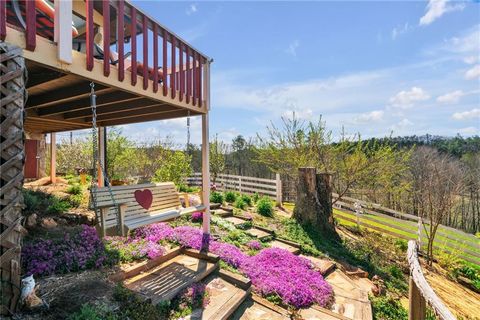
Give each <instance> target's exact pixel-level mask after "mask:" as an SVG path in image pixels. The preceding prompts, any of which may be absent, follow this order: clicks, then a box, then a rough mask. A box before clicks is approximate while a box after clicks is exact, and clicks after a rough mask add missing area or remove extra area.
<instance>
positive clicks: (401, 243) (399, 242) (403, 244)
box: [395, 239, 408, 252]
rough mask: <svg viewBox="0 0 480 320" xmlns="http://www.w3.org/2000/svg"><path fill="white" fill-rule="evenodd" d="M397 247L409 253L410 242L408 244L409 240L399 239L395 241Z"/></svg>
mask: <svg viewBox="0 0 480 320" xmlns="http://www.w3.org/2000/svg"><path fill="white" fill-rule="evenodd" d="M395 247H397V248H398V249H400V250H401V251H402V252H407V249H408V242H407V240H403V239H397V240H395Z"/></svg>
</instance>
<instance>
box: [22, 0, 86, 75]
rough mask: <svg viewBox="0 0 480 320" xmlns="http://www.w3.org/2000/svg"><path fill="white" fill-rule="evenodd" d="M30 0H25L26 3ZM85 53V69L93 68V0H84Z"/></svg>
mask: <svg viewBox="0 0 480 320" xmlns="http://www.w3.org/2000/svg"><path fill="white" fill-rule="evenodd" d="M28 2H30V1H27V3H28ZM85 5H86V13H87V14H86V15H87V17H86V18H87V19H86V36H85V37H86V45H87V48H86V54H87V70H88V71H92V69H93V36H94V32H95V28H94V25H93V0H86V3H85Z"/></svg>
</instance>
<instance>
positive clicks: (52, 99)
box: [27, 82, 115, 108]
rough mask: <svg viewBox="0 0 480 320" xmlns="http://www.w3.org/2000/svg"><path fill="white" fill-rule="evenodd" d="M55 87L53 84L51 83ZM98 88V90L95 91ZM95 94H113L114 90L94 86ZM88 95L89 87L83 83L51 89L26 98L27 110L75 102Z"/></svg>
mask: <svg viewBox="0 0 480 320" xmlns="http://www.w3.org/2000/svg"><path fill="white" fill-rule="evenodd" d="M52 85H55V82H52ZM97 88H98V89H97ZM95 89H96V91H95V93H97V94H105V93H110V92H114V91H115V90H114V89H111V88H107V87H106V86H102V85H95ZM89 95H90V86H89V85H88V84H87V83H86V82H85V83H77V84H75V85H74V86H69V87H64V88H62V89H61V90H55V88H54V87H52V88H51V89H50V90H48V92H45V93H42V94H37V95H32V96H30V97H29V98H28V102H27V104H28V106H27V108H43V107H48V106H52V105H57V104H61V103H66V102H70V101H75V100H77V99H79V98H83V97H88V96H89Z"/></svg>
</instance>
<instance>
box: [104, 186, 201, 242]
mask: <svg viewBox="0 0 480 320" xmlns="http://www.w3.org/2000/svg"><path fill="white" fill-rule="evenodd" d="M111 190H112V193H113V197H114V199H115V204H114V203H113V201H112V198H111V196H110V193H109V191H108V188H107V187H102V188H98V189H97V190H96V191H95V192H96V197H97V212H96V214H97V215H98V216H97V217H98V219H97V220H98V223H99V224H98V226H97V230H98V231H99V233H100V235H101V236H105V235H114V234H118V231H117V230H118V228H117V217H116V215H115V208H114V206H115V205H116V206H117V207H118V212H119V214H120V217H119V219H118V221H120V225H121V228H120V235H122V236H124V235H126V234H127V233H128V232H129V231H131V230H134V229H136V228H139V227H142V226H145V225H149V224H152V223H156V222H161V221H167V220H172V219H175V218H178V217H180V216H182V215H186V214H192V213H193V212H196V211H201V212H203V211H205V209H206V207H205V206H203V205H198V206H188V207H187V208H183V206H182V204H181V202H180V194H179V193H178V192H177V190H176V188H175V184H174V183H173V182H163V183H156V184H155V183H146V184H137V185H129V186H113V187H111ZM182 196H185V195H182ZM187 197H188V195H187ZM185 203H188V200H185Z"/></svg>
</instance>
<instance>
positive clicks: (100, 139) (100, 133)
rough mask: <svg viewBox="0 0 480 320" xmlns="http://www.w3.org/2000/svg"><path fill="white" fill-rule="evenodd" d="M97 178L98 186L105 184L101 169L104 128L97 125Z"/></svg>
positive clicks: (103, 151)
mask: <svg viewBox="0 0 480 320" xmlns="http://www.w3.org/2000/svg"><path fill="white" fill-rule="evenodd" d="M97 143H98V164H97V166H98V168H97V171H98V175H97V177H98V179H97V183H98V186H99V187H104V186H105V177H104V176H103V170H102V168H104V169H105V128H104V127H98V142H97Z"/></svg>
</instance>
